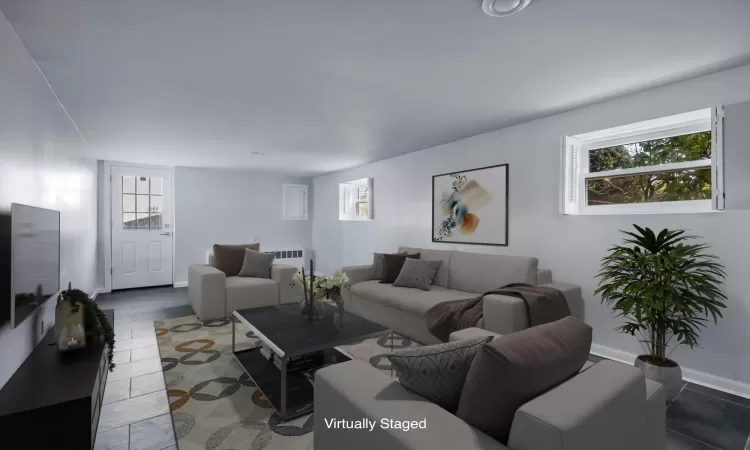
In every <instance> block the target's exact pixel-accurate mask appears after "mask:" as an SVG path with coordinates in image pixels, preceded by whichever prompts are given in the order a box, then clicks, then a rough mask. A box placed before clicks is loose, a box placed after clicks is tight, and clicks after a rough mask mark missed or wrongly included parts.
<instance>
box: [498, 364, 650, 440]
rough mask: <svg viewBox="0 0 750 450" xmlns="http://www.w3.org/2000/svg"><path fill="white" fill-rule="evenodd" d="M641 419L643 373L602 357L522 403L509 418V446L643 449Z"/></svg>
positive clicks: (643, 410) (643, 412)
mask: <svg viewBox="0 0 750 450" xmlns="http://www.w3.org/2000/svg"><path fill="white" fill-rule="evenodd" d="M662 414H665V411H664V410H662ZM646 420H647V416H646V382H645V378H644V377H643V372H641V371H640V370H638V369H636V368H635V367H632V366H628V365H625V364H620V363H616V362H614V361H601V362H599V363H597V364H595V365H594V366H593V367H591V368H589V369H588V370H585V371H583V372H580V373H579V374H578V375H576V376H574V377H573V378H571V379H570V380H568V381H566V382H564V383H563V384H561V385H559V386H557V387H556V388H554V389H552V390H550V391H548V392H546V393H544V394H542V395H540V396H539V397H537V398H535V399H534V400H531V401H530V402H528V403H526V404H524V405H523V406H521V407H520V408H519V409H518V411H516V414H515V416H514V418H513V425H512V427H511V431H510V438H509V440H508V446H509V447H510V448H512V449H514V450H563V449H572V448H575V449H580V450H594V449H597V450H598V449H602V448H607V449H608V450H626V449H634V448H646V447H645V444H646V442H645V440H644V436H645V433H644V430H645V429H646Z"/></svg>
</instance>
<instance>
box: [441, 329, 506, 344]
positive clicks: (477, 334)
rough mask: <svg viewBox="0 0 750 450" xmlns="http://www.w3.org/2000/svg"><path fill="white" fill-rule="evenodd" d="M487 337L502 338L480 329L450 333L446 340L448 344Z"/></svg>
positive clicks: (500, 335)
mask: <svg viewBox="0 0 750 450" xmlns="http://www.w3.org/2000/svg"><path fill="white" fill-rule="evenodd" d="M487 336H492V337H493V338H499V337H503V335H502V334H497V333H493V332H492V331H488V330H485V329H482V328H464V329H463V330H458V331H454V332H453V333H451V335H450V338H449V339H448V340H449V342H456V341H465V340H468V339H474V338H481V337H487Z"/></svg>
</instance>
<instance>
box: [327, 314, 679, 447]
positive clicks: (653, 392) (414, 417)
mask: <svg viewBox="0 0 750 450" xmlns="http://www.w3.org/2000/svg"><path fill="white" fill-rule="evenodd" d="M491 334H492V333H490V332H488V331H486V330H481V329H478V328H470V329H466V330H461V331H459V332H457V333H454V334H453V335H451V340H463V339H467V338H472V337H477V336H486V335H491ZM665 402H666V399H665V393H664V388H663V387H662V386H661V385H660V384H659V383H655V382H653V381H650V380H647V379H645V378H644V376H643V372H641V371H640V370H638V369H636V368H634V367H632V366H628V365H625V364H620V363H616V362H613V361H602V362H599V363H596V364H594V363H587V364H586V365H585V366H584V367H583V369H582V370H581V371H580V372H579V374H578V375H576V376H574V377H573V378H571V379H569V380H568V381H565V382H564V383H562V384H560V385H559V386H557V387H555V388H553V389H551V390H549V391H547V392H545V393H544V394H542V395H540V396H538V397H537V398H535V399H533V400H531V401H529V402H527V403H526V404H524V405H523V406H521V408H519V409H518V410H517V411H516V413H515V416H514V418H513V424H512V428H511V431H510V439H509V441H508V445H507V446H505V445H503V444H501V443H500V442H498V441H496V440H494V439H492V438H491V437H490V436H488V435H486V434H485V433H483V432H481V431H480V430H478V429H476V428H474V427H472V426H471V425H469V424H467V423H466V422H464V421H463V420H461V419H459V418H458V417H456V416H454V415H453V414H451V413H450V412H448V411H446V410H445V409H443V408H441V407H439V406H438V405H436V404H434V403H431V402H429V401H428V400H426V399H425V398H423V397H421V396H420V395H418V394H416V393H414V392H412V391H410V390H408V389H406V388H405V387H403V386H402V385H401V384H400V383H399V382H398V381H396V380H395V379H393V378H390V377H389V376H388V375H387V374H385V373H383V372H381V371H379V370H376V369H374V368H373V367H371V366H370V365H369V364H368V363H367V362H364V361H359V360H352V361H349V362H345V363H342V364H336V365H333V366H329V367H326V368H324V369H321V370H319V371H318V372H316V375H315V418H314V420H315V435H314V436H315V437H314V439H315V448H316V449H325V450H350V449H355V448H356V449H358V450H381V449H390V450H437V449H462V450H603V449H606V450H635V449H638V450H664V448H665V446H666V418H665V407H666V405H665ZM331 418H336V419H338V420H346V421H356V420H362V419H363V418H369V419H371V420H375V421H376V422H377V424H376V425H375V426H374V428H373V430H372V431H362V430H347V429H336V428H331V427H329V426H328V424H327V423H326V419H328V420H330V419H331ZM382 419H386V420H394V421H399V422H402V421H418V422H421V421H423V420H424V421H425V422H424V424H425V425H426V426H427V428H426V429H420V428H415V429H413V430H410V431H403V430H401V429H393V428H383V427H381V420H382ZM390 423H391V422H388V424H390Z"/></svg>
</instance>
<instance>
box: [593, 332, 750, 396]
mask: <svg viewBox="0 0 750 450" xmlns="http://www.w3.org/2000/svg"><path fill="white" fill-rule="evenodd" d="M591 353H592V354H593V355H596V356H601V357H603V358H607V359H611V360H613V361H617V362H621V363H623V364H628V365H631V366H632V365H633V361H635V358H637V357H638V355H636V354H635V353H629V352H624V351H622V350H616V349H614V348H610V347H605V346H603V345H599V344H591ZM682 378H683V380H685V381H689V382H691V383H695V384H699V385H701V386H705V387H709V388H711V389H716V390H717V391H722V392H726V393H728V394H734V395H738V396H740V397H744V398H750V384H747V383H742V382H740V381H735V380H730V379H729V378H724V377H720V376H717V375H712V374H710V373H706V372H701V371H698V370H693V369H688V368H685V367H683V368H682Z"/></svg>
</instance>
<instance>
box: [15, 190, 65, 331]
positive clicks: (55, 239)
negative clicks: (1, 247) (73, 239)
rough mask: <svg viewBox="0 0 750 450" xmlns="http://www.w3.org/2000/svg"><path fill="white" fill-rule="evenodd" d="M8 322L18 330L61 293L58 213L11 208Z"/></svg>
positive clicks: (32, 208)
mask: <svg viewBox="0 0 750 450" xmlns="http://www.w3.org/2000/svg"><path fill="white" fill-rule="evenodd" d="M10 225H11V233H10V238H11V239H10V272H11V276H10V294H11V296H10V298H11V305H10V306H11V308H10V320H11V325H12V326H13V327H17V326H18V325H20V324H21V323H22V322H23V321H24V320H26V319H27V318H28V317H29V316H31V314H32V313H33V312H34V311H35V310H36V309H37V308H39V307H40V306H42V305H43V304H44V303H45V302H46V301H47V300H49V299H50V297H54V296H55V295H57V293H58V292H59V291H60V213H59V212H58V211H53V210H50V209H43V208H36V207H33V206H27V205H19V204H17V203H13V204H12V205H11V207H10Z"/></svg>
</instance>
